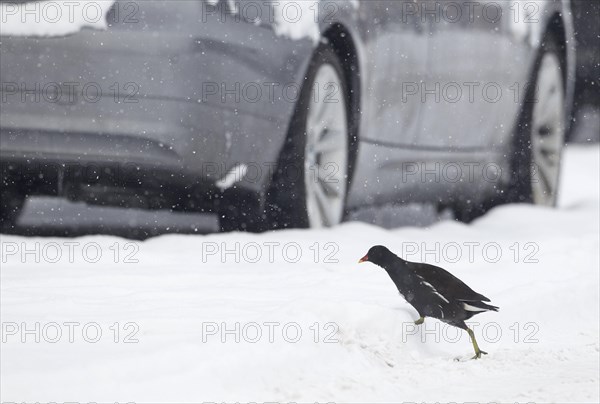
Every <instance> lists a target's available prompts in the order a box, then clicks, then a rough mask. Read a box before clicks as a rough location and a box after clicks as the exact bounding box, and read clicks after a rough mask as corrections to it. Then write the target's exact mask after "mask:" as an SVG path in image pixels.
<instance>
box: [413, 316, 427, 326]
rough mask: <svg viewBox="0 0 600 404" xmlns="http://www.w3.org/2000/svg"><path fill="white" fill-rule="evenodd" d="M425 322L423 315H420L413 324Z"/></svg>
mask: <svg viewBox="0 0 600 404" xmlns="http://www.w3.org/2000/svg"><path fill="white" fill-rule="evenodd" d="M424 322H425V317H420V318H419V319H418V320H417V321H415V325H421V324H423V323H424Z"/></svg>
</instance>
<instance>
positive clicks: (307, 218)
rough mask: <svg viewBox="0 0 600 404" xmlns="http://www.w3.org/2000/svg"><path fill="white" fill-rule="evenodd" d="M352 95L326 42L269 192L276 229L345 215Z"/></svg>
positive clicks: (331, 221)
mask: <svg viewBox="0 0 600 404" xmlns="http://www.w3.org/2000/svg"><path fill="white" fill-rule="evenodd" d="M349 117H350V110H349V97H348V88H347V84H346V82H345V80H344V73H343V68H342V65H341V63H340V61H339V59H338V57H337V55H336V53H335V51H334V50H333V48H332V47H331V45H327V44H321V45H320V46H319V47H318V48H317V49H316V50H315V52H314V56H313V59H312V61H311V63H310V66H309V68H308V71H307V74H306V77H305V85H304V86H303V88H302V90H301V92H300V96H299V99H298V103H297V106H296V111H295V113H294V116H293V119H292V121H291V124H290V128H289V131H288V136H287V139H286V142H285V145H284V147H283V151H282V153H281V157H280V159H279V162H278V165H277V169H276V172H275V173H274V176H273V181H272V185H271V187H270V189H269V191H268V195H267V212H266V213H267V215H266V216H267V220H268V227H269V228H271V229H283V228H320V227H330V226H335V225H337V224H339V223H341V222H342V221H343V218H344V214H345V203H346V195H347V190H348V186H349V178H350V175H349V161H350V152H349V150H350V136H349V133H350V132H349V130H350V129H349V128H350V126H349V122H350V121H349Z"/></svg>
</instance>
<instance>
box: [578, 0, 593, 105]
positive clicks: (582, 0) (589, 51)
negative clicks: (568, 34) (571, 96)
mask: <svg viewBox="0 0 600 404" xmlns="http://www.w3.org/2000/svg"><path fill="white" fill-rule="evenodd" d="M572 9H573V18H574V22H575V40H576V42H577V62H576V64H577V68H576V75H577V84H576V87H577V89H576V92H575V93H576V99H575V104H576V106H582V105H584V104H593V105H600V91H598V83H600V23H599V22H600V21H599V20H598V18H599V16H600V2H599V1H586V0H573V1H572Z"/></svg>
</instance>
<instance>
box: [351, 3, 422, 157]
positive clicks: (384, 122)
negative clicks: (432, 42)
mask: <svg viewBox="0 0 600 404" xmlns="http://www.w3.org/2000/svg"><path fill="white" fill-rule="evenodd" d="M420 3H421V1H420V0H417V1H415V2H405V1H396V0H375V1H368V2H364V3H362V5H363V6H362V7H361V12H363V13H368V15H367V16H366V18H364V17H363V21H364V22H365V23H366V24H368V25H369V30H370V31H371V34H370V37H369V40H368V44H367V46H368V49H367V55H366V58H367V59H368V62H367V63H368V71H369V72H370V74H369V75H368V77H367V93H366V94H365V97H367V98H368V100H369V102H368V111H367V114H366V117H367V128H368V129H367V131H366V136H365V137H366V138H367V140H368V141H373V142H375V143H377V144H380V145H386V146H392V147H394V146H395V147H398V146H406V145H409V144H410V143H411V142H412V139H413V138H414V136H415V132H416V130H417V129H418V126H419V119H420V110H421V107H422V104H421V102H420V100H419V99H417V98H415V97H407V94H408V93H410V92H412V91H413V89H414V88H415V87H417V86H418V83H420V82H421V81H422V80H424V78H425V71H426V61H427V35H426V31H425V30H424V28H423V25H422V22H421V20H420V18H419V16H418V13H415V12H413V10H415V9H418V7H419V4H420Z"/></svg>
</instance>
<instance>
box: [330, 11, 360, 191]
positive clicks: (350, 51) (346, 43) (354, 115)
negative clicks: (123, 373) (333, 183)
mask: <svg viewBox="0 0 600 404" xmlns="http://www.w3.org/2000/svg"><path fill="white" fill-rule="evenodd" d="M323 38H324V39H325V40H326V41H328V43H329V44H331V46H332V48H333V50H334V51H335V53H336V55H337V57H338V58H339V60H340V62H341V65H342V67H343V70H344V77H343V79H344V81H345V83H346V86H347V90H348V98H349V99H348V119H349V122H348V127H349V132H350V133H349V136H350V138H349V139H348V140H349V143H348V146H349V147H348V153H349V156H348V165H349V167H348V186H350V185H351V182H352V178H353V176H354V172H355V165H356V158H357V155H358V140H359V131H360V124H361V122H360V118H361V96H362V94H361V68H360V63H359V59H358V51H357V47H356V44H355V42H354V39H353V37H352V34H351V32H350V30H349V29H347V28H346V26H344V25H343V24H341V23H339V22H338V23H334V24H332V25H331V26H330V27H329V28H327V29H326V30H325V32H324V33H323Z"/></svg>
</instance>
